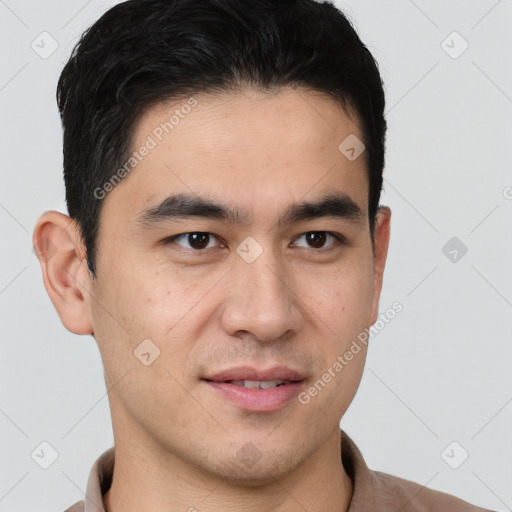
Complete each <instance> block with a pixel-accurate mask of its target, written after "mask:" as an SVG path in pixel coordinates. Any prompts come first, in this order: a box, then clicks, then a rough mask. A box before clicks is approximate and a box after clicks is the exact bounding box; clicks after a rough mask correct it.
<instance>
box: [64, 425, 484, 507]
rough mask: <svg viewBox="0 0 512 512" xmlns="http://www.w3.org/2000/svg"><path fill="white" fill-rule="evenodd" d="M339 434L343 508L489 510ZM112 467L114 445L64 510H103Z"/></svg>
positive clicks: (342, 433) (97, 462)
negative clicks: (368, 453) (81, 497)
mask: <svg viewBox="0 0 512 512" xmlns="http://www.w3.org/2000/svg"><path fill="white" fill-rule="evenodd" d="M341 436H342V443H341V460H342V463H343V466H344V468H345V471H346V472H347V474H348V476H349V477H350V479H351V480H352V484H353V488H354V492H353V495H352V500H351V502H350V506H349V508H348V511H347V512H492V511H490V510H488V509H483V508H480V507H475V506H473V505H470V504H469V503H467V502H465V501H462V500H460V499H458V498H455V497H454V496H451V495H449V494H445V493H442V492H438V491H433V490H430V489H427V488H426V487H424V486H422V485H419V484H416V483H413V482H410V481H408V480H404V479H402V478H398V477H395V476H392V475H388V474H385V473H381V472H379V471H371V470H370V469H368V466H367V465H366V463H365V461H364V459H363V456H362V454H361V452H360V451H359V449H358V448H357V446H356V445H355V444H354V442H353V441H352V440H351V439H350V437H349V436H348V435H347V434H346V433H345V432H343V431H341ZM113 471H114V448H110V449H109V450H107V451H106V452H104V453H103V454H102V455H101V456H100V457H99V458H98V459H97V460H96V462H95V463H94V465H93V467H92V469H91V472H90V475H89V480H88V482H87V493H86V497H85V501H80V502H78V503H76V504H75V505H73V506H72V507H71V508H69V509H67V510H66V512H105V509H104V507H103V499H102V497H103V495H104V494H105V493H106V492H107V491H108V490H109V489H110V486H111V484H112V475H113ZM340 512H341V511H340ZM343 512H344V511H343Z"/></svg>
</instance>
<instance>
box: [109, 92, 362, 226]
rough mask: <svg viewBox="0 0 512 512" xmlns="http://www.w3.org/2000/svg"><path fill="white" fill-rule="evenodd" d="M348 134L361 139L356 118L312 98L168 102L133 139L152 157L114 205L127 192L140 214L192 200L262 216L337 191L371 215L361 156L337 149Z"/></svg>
mask: <svg viewBox="0 0 512 512" xmlns="http://www.w3.org/2000/svg"><path fill="white" fill-rule="evenodd" d="M349 136H356V137H357V138H358V139H359V140H362V139H363V136H362V133H361V129H360V126H359V123H358V121H357V118H356V116H355V115H353V114H352V113H351V114H350V115H349V114H347V112H345V111H344V110H343V109H342V107H341V106H340V105H339V104H338V103H337V102H336V101H335V100H334V99H332V98H330V97H328V96H327V95H325V94H322V93H319V92H315V91H305V90H300V89H295V88H285V89H281V90H280V91H278V92H277V93H273V94H269V93H264V92H261V91H255V90H250V89H247V90H243V91H241V92H237V93H236V94H235V93H224V94H218V95H212V94H199V95H196V96H194V97H193V98H185V99H182V100H179V101H172V102H165V103H161V104H158V105H156V106H155V107H153V108H151V109H150V110H148V111H147V112H146V113H145V114H144V115H143V116H142V117H141V119H140V120H139V122H138V124H137V125H136V126H135V129H134V132H133V138H132V148H131V149H132V151H134V152H137V153H139V154H141V153H144V154H145V156H144V157H143V158H141V159H140V161H138V162H137V163H136V166H135V167H134V168H133V170H132V171H131V172H130V173H129V175H128V176H127V177H126V178H125V179H124V180H123V183H121V184H120V185H119V186H118V187H116V188H117V189H119V190H114V192H113V193H112V194H110V195H111V196H112V197H111V198H110V197H108V198H107V199H108V200H109V201H111V200H113V199H114V197H115V196H116V195H117V196H121V194H123V195H124V201H123V204H124V205H125V208H128V209H132V210H133V209H137V210H138V211H140V210H141V209H142V208H147V207H148V206H149V205H151V204H152V203H156V202H157V201H158V200H161V199H162V198H164V197H165V196H167V195H169V194H170V193H188V194H194V195H197V196H200V197H205V196H208V197H210V198H217V199H218V198H225V199H226V200H227V201H224V203H226V202H228V203H231V204H233V206H236V207H239V206H241V205H245V209H244V213H245V212H246V211H247V212H248V213H249V214H250V213H252V214H260V216H261V215H263V214H265V215H270V213H271V210H272V209H273V208H274V207H275V208H276V209H277V208H278V205H279V204H280V203H285V204H286V203H291V202H293V201H297V200H299V199H301V198H303V197H305V196H306V195H308V194H309V195H315V194H317V195H320V194H325V193H326V192H332V191H333V189H336V190H338V191H340V192H342V193H344V194H347V195H349V196H350V197H352V198H353V199H354V200H355V201H356V202H357V203H358V204H359V206H360V208H361V209H362V210H363V211H366V210H367V192H368V181H367V173H366V161H365V158H364V153H363V155H362V156H361V157H360V158H358V159H356V160H354V161H350V160H349V159H347V158H346V156H344V154H343V153H342V152H341V151H340V149H339V146H340V143H342V142H343V141H344V140H345V139H346V138H347V137H349ZM144 147H149V148H150V149H149V150H144V151H142V149H143V148H144ZM107 202H108V201H107ZM258 205H260V211H259V212H258ZM274 211H277V210H274ZM126 213H127V212H126Z"/></svg>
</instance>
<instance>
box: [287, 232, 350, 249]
mask: <svg viewBox="0 0 512 512" xmlns="http://www.w3.org/2000/svg"><path fill="white" fill-rule="evenodd" d="M301 238H304V239H305V241H306V243H307V244H309V246H308V245H306V246H304V245H302V246H300V245H299V247H306V248H308V249H311V248H312V249H326V248H327V249H328V248H329V247H332V246H334V245H336V244H337V243H340V244H341V243H344V242H345V239H344V237H343V236H342V235H339V234H337V233H331V232H330V231H308V232H307V233H304V234H302V235H301V236H300V237H299V238H296V240H300V239H301ZM329 240H331V243H330V244H329V245H327V247H326V246H325V244H326V242H328V241H329ZM295 245H296V242H295Z"/></svg>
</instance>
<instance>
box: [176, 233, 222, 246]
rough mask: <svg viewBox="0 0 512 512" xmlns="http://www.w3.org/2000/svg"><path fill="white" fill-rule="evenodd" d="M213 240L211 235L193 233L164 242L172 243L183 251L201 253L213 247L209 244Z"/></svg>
mask: <svg viewBox="0 0 512 512" xmlns="http://www.w3.org/2000/svg"><path fill="white" fill-rule="evenodd" d="M215 238H216V237H215V235H212V234H211V233H204V232H200V231H194V232H191V233H183V234H181V235H175V236H171V237H170V238H168V239H167V240H166V242H168V243H170V242H173V243H175V244H177V245H179V246H181V247H183V248H185V249H191V250H193V251H201V250H204V249H211V248H212V247H215V245H212V244H211V242H212V240H214V239H215ZM220 246H222V244H220Z"/></svg>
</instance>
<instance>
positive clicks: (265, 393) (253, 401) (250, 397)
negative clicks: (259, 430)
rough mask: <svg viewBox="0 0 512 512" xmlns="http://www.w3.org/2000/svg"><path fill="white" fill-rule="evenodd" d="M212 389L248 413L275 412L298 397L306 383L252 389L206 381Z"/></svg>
mask: <svg viewBox="0 0 512 512" xmlns="http://www.w3.org/2000/svg"><path fill="white" fill-rule="evenodd" d="M204 382H206V384H208V385H209V386H210V387H211V388H212V389H214V390H215V391H216V392H218V393H221V394H222V395H223V396H224V397H225V398H227V399H228V400H230V401H231V402H234V403H235V404H236V405H238V406H239V407H241V408H242V409H246V410H248V411H274V410H276V409H279V408H280V407H282V406H283V405H284V404H286V402H289V401H290V400H291V399H292V398H294V397H296V396H297V395H298V394H299V393H300V390H301V389H302V387H303V385H304V381H299V382H292V383H290V384H284V385H282V386H279V387H277V388H270V389H259V388H258V389H250V388H246V387H244V386H236V385H235V384H230V383H228V382H212V381H207V380H205V381H204Z"/></svg>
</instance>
